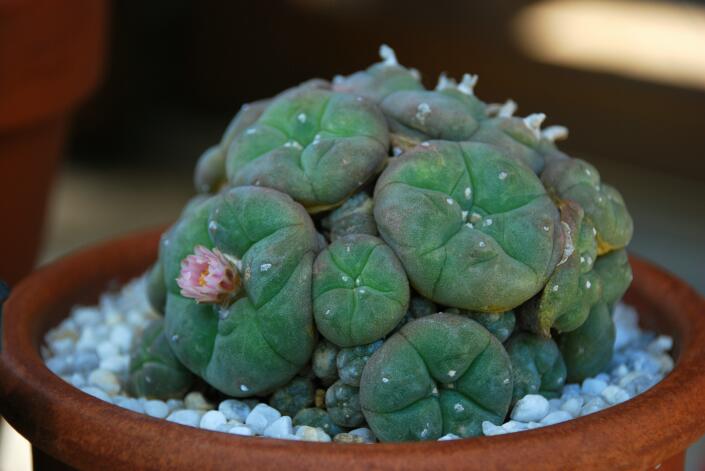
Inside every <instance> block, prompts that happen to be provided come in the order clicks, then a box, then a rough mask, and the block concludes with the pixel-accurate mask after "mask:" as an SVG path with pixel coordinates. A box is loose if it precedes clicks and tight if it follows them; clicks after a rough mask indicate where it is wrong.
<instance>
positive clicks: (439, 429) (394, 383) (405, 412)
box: [360, 313, 512, 441]
mask: <svg viewBox="0 0 705 471" xmlns="http://www.w3.org/2000/svg"><path fill="white" fill-rule="evenodd" d="M511 398H512V370H511V364H510V360H509V357H508V355H507V352H506V351H505V350H504V348H503V347H502V344H501V343H500V342H499V341H498V340H497V339H496V338H495V337H493V336H492V335H491V334H490V333H489V332H488V331H487V330H486V329H485V328H484V327H482V326H481V325H480V324H478V323H477V322H475V321H473V320H470V319H469V318H467V317H465V316H460V315H456V314H445V313H439V314H433V315H431V316H426V317H423V318H421V319H418V320H415V321H413V322H410V323H409V324H407V325H405V326H404V327H402V329H401V330H400V331H399V332H398V333H396V334H394V335H393V336H392V337H390V338H389V339H388V340H387V341H386V342H385V343H384V345H382V348H380V349H379V350H378V351H377V352H376V353H375V354H374V355H372V357H371V358H370V360H369V362H368V364H367V366H366V367H365V369H364V370H363V373H362V380H361V382H360V404H361V407H362V411H363V413H364V414H365V418H366V419H367V423H368V424H369V425H370V427H371V428H372V431H373V432H374V433H375V435H376V436H377V437H378V438H379V439H380V440H382V441H406V440H434V439H438V438H439V437H441V436H443V435H445V434H448V433H454V434H456V435H458V436H461V437H468V436H473V435H479V434H480V433H481V424H482V422H483V421H485V420H489V421H490V422H493V423H501V422H502V421H503V420H504V417H505V415H506V413H507V410H508V408H509V403H510V400H511Z"/></svg>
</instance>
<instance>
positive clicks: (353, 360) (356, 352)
mask: <svg viewBox="0 0 705 471" xmlns="http://www.w3.org/2000/svg"><path fill="white" fill-rule="evenodd" d="M381 346H382V341H377V342H373V343H371V344H369V345H360V346H357V347H350V348H342V349H340V351H339V352H338V356H337V357H336V360H335V362H336V366H337V367H338V376H339V377H340V380H341V381H342V382H343V383H345V384H349V385H350V386H355V387H358V386H360V377H361V376H362V371H363V369H364V368H365V365H366V364H367V362H368V360H369V359H370V357H371V356H372V354H373V353H374V352H376V351H377V350H379V347H381Z"/></svg>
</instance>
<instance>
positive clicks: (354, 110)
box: [226, 88, 389, 212]
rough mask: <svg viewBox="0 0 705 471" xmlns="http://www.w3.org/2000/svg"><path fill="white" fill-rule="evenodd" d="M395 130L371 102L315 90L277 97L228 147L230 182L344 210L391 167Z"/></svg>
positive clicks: (319, 208) (308, 204) (315, 209)
mask: <svg viewBox="0 0 705 471" xmlns="http://www.w3.org/2000/svg"><path fill="white" fill-rule="evenodd" d="M388 146H389V133H388V131H387V126H386V123H385V121H384V116H383V115H382V113H381V111H380V110H379V109H378V108H377V106H375V104H374V103H372V102H371V101H369V100H366V99H364V98H356V97H354V96H351V95H347V94H343V93H337V92H332V91H329V90H324V89H315V88H296V89H294V90H291V91H290V92H287V93H284V94H283V95H281V96H279V97H278V98H276V99H274V101H272V103H271V104H270V105H269V106H268V107H267V109H266V110H265V111H264V112H263V113H262V115H261V116H260V117H259V119H258V120H257V121H256V122H255V123H254V124H253V125H252V126H250V127H249V128H247V130H246V131H245V132H244V133H241V134H239V135H238V136H236V137H235V138H234V139H233V141H232V143H231V144H230V146H229V147H228V151H227V156H226V171H227V175H228V180H229V182H230V184H232V185H234V186H239V185H262V186H266V187H270V188H275V189H277V190H280V191H283V192H285V193H287V194H289V195H291V196H292V198H294V199H295V200H296V201H298V202H299V203H301V204H303V205H304V206H305V207H306V208H307V209H308V210H309V211H310V212H319V211H322V210H325V209H328V208H331V207H335V206H338V205H340V204H342V203H343V202H344V200H345V199H346V198H347V197H348V196H350V195H352V194H353V193H354V192H355V191H356V190H357V189H358V188H360V187H361V186H362V185H363V184H364V183H365V182H367V181H368V180H369V179H370V178H372V177H373V176H374V175H375V174H376V173H377V172H378V171H379V170H380V169H381V167H382V166H383V165H384V162H385V159H386V155H387V148H388Z"/></svg>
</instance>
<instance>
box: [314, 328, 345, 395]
mask: <svg viewBox="0 0 705 471" xmlns="http://www.w3.org/2000/svg"><path fill="white" fill-rule="evenodd" d="M338 351H339V349H338V347H337V346H336V345H335V344H333V343H331V342H329V341H327V340H326V339H322V340H321V341H320V342H318V345H316V349H315V350H314V351H313V358H312V359H311V365H312V370H313V374H314V375H315V376H316V377H317V378H318V379H320V380H321V382H322V383H323V384H324V385H325V386H328V385H330V384H333V383H334V382H335V380H337V379H338V365H337V363H336V358H337V357H338Z"/></svg>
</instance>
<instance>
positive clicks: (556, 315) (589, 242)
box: [519, 201, 603, 338]
mask: <svg viewBox="0 0 705 471" xmlns="http://www.w3.org/2000/svg"><path fill="white" fill-rule="evenodd" d="M559 206H560V211H561V225H562V229H563V237H564V249H563V256H562V258H561V260H560V261H559V262H558V265H557V266H556V269H555V271H554V272H553V274H552V275H551V277H550V278H549V280H548V282H547V283H546V286H545V287H544V289H543V290H542V291H541V293H540V294H539V295H537V296H536V297H535V298H533V299H531V300H530V301H528V302H526V303H524V304H523V305H522V306H521V307H520V308H519V315H520V317H519V319H520V323H521V324H522V327H523V328H524V329H525V330H529V331H531V332H534V333H537V334H539V335H542V336H543V337H546V338H549V337H550V336H551V329H554V330H556V331H558V332H570V331H571V330H575V329H577V328H578V327H580V325H582V323H583V322H585V319H587V316H588V314H589V312H590V309H591V308H592V306H593V305H594V304H595V303H596V302H598V301H599V300H600V299H601V297H602V286H603V285H602V282H601V279H600V277H599V276H597V274H596V273H594V272H593V271H592V268H593V264H594V261H595V258H596V252H597V240H596V238H595V233H594V226H593V225H592V224H590V221H589V220H587V219H586V218H584V213H583V210H582V208H581V207H580V206H579V205H578V204H577V203H574V202H572V201H566V202H564V203H562V204H561V205H559Z"/></svg>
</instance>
